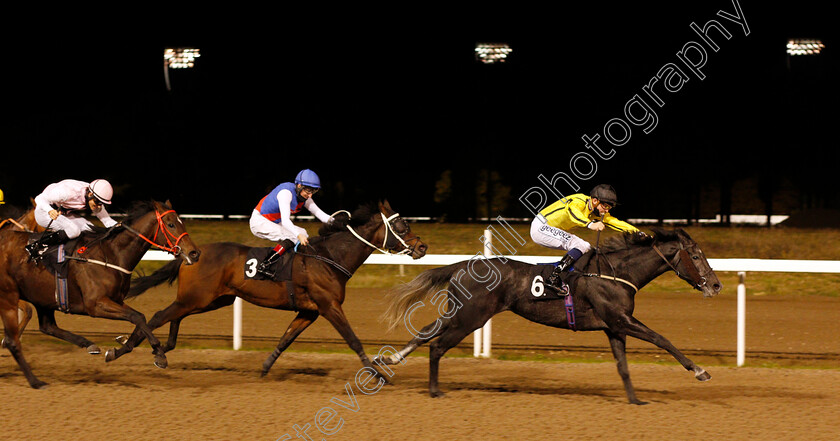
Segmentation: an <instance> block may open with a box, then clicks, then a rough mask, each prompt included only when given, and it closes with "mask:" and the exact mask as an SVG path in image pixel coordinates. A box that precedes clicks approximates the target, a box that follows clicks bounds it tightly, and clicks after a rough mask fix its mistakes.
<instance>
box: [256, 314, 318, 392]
mask: <svg viewBox="0 0 840 441" xmlns="http://www.w3.org/2000/svg"><path fill="white" fill-rule="evenodd" d="M317 318H318V311H300V312H298V314H297V316H296V317H295V319H294V320H292V323H290V324H289V328H288V329H286V333H285V334H283V338H281V339H280V343H278V344H277V347H276V348H274V351H272V352H271V355H269V356H268V358H267V359H266V360H265V362H264V363H263V368H262V373H261V374H260V376H261V377H264V376H265V375H266V374H268V371H269V370H270V369H271V366H273V365H274V362H275V361H277V358H278V357H280V354H282V353H283V351H285V350H286V348H287V347H289V345H290V344H292V342H293V341H295V338H297V336H298V335H300V333H301V332H303V330H304V329H306V328H308V327H309V325H311V324H312V322H314V321H315V319H317Z"/></svg>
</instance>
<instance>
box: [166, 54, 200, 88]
mask: <svg viewBox="0 0 840 441" xmlns="http://www.w3.org/2000/svg"><path fill="white" fill-rule="evenodd" d="M200 56H201V52H200V51H199V49H197V48H184V47H181V48H168V49H166V50H164V51H163V78H164V80H165V81H166V90H170V91H171V90H172V86H171V85H170V83H169V69H191V68H193V67H195V59H196V58H198V57H200Z"/></svg>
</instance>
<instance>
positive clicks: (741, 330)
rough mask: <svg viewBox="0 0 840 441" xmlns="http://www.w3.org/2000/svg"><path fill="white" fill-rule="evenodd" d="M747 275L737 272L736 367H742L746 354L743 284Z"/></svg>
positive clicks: (745, 299)
mask: <svg viewBox="0 0 840 441" xmlns="http://www.w3.org/2000/svg"><path fill="white" fill-rule="evenodd" d="M746 276H747V273H746V272H745V271H739V272H738V331H737V341H738V353H737V365H738V366H739V367H740V366H743V365H744V359H745V358H746V357H745V354H746V337H747V332H746V331H747V324H746V320H747V287H746V285H745V284H744V279H745V278H746Z"/></svg>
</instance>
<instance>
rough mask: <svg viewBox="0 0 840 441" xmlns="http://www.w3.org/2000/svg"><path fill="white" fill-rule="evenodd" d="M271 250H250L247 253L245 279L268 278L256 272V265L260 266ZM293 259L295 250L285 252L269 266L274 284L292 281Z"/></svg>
mask: <svg viewBox="0 0 840 441" xmlns="http://www.w3.org/2000/svg"><path fill="white" fill-rule="evenodd" d="M272 251H273V250H272V249H271V248H251V249H250V250H249V251H248V257H247V258H246V259H245V268H244V271H245V278H246V279H253V280H268V279H269V278H268V277H266V276H264V275H263V274H261V273H259V272H258V271H256V268H257V265H259V264H260V262H262V261H263V260H265V258H266V257H267V256H268V255H269V254H270V253H271V252H272ZM294 257H295V250H293V249H290V250H286V252H285V253H283V255H282V256H280V258H279V259H277V261H276V262H274V263H273V264H272V265H271V266H269V270H270V271H271V272H273V273H274V278H273V280H274V281H275V282H287V281H290V280H292V261H293V260H294Z"/></svg>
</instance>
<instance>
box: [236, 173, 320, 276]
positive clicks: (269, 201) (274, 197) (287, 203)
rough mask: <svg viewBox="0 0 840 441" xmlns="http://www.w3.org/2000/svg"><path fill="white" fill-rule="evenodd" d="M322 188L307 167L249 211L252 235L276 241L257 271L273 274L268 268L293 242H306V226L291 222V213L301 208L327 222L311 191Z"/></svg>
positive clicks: (315, 176) (318, 180) (305, 243)
mask: <svg viewBox="0 0 840 441" xmlns="http://www.w3.org/2000/svg"><path fill="white" fill-rule="evenodd" d="M320 188H321V179H320V178H319V177H318V175H317V174H316V173H315V172H314V171H312V170H309V169H305V170H301V171H300V172H299V173H298V174H297V176H296V177H295V182H284V183H282V184H280V185H278V186H277V187H275V188H274V190H272V191H271V192H270V193H269V194H267V195H266V196H265V197H263V198H262V199H261V200H260V202H259V203H258V204H257V206H256V208H254V211H253V213H252V214H251V220H250V227H251V232H252V233H253V234H254V236H257V237H259V238H261V239H268V240H271V241H273V242H280V243H278V244H277V245H276V246H275V247H274V249H273V250H272V252H271V253H270V254H269V255H268V256H266V258H265V259H264V260H263V261H262V262H260V264H259V265H258V266H257V272H259V273H262V274H264V275H267V276H269V277H272V276H273V274H271V272H270V271H268V268H269V267H270V266H271V265H272V264H273V263H274V262H276V261H277V259H279V258H280V256H281V255H283V253H284V252H285V251H286V250H287V249H288V248H291V247H294V245H295V243H296V242H297V243H300V244H303V245H308V244H309V234H307V232H306V230H305V229H303V228H301V227H298V226H297V225H295V224H294V223H292V219H291V215H292V214H295V213H297V212H299V211H300V210H302V209H303V208H306V209H307V210H309V212H310V213H312V214H313V215H314V216H315V217H316V218H318V220H320V221H321V222H323V223H329V222H330V221H331V220H332V218H331V217H330V215H328V214H327V213H325V212H324V211H323V210H321V209H320V208H318V205H316V204H315V201H314V200H312V195H314V194H315V193H317V192H318V190H319V189H320Z"/></svg>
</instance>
